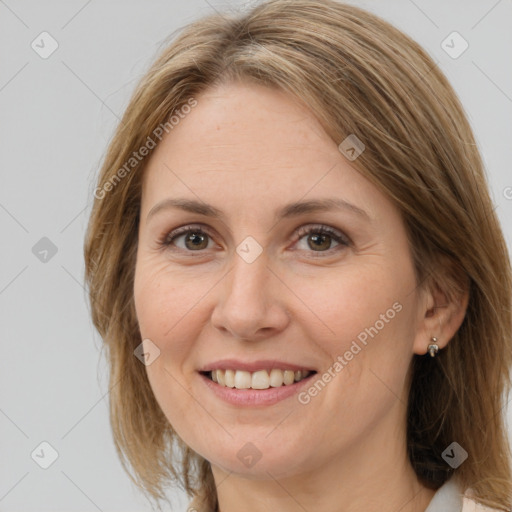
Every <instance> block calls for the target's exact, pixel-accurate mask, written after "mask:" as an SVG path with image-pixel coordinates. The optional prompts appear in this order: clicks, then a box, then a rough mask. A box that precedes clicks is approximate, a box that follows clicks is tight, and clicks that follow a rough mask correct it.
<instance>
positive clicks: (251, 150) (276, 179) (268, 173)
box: [143, 83, 377, 210]
mask: <svg viewBox="0 0 512 512" xmlns="http://www.w3.org/2000/svg"><path fill="white" fill-rule="evenodd" d="M195 99H196V101H197V105H196V106H195V107H194V108H193V109H192V110H191V111H190V113H188V114H187V115H186V116H184V117H183V119H181V120H180V122H179V123H178V124H177V125H176V126H174V128H173V129H172V130H171V131H170V132H169V133H168V134H167V135H165V136H164V138H163V139H162V141H161V142H160V143H159V144H158V146H157V147H156V149H155V150H154V152H153V154H152V156H151V158H150V161H149V163H148V165H147V168H146V170H145V176H144V185H143V203H145V204H144V207H145V208H144V209H145V210H147V209H148V208H150V207H151V204H153V203H155V202H156V201H158V200H161V199H162V198H164V197H167V196H169V195H175V194H178V195H180V196H184V195H185V196H187V197H189V198H194V199H203V200H204V201H207V202H209V203H217V204H218V203H219V201H220V202H223V201H227V200H229V201H230V204H232V205H233V206H236V207H237V208H239V209H243V208H244V207H248V206H249V204H251V205H252V207H254V206H255V203H252V202H251V203H249V200H251V201H255V202H256V203H257V202H258V201H259V204H258V208H260V209H261V208H262V206H263V205H270V204H273V203H275V204H280V203H283V202H289V201H290V200H299V199H300V198H303V197H305V196H307V195H309V196H311V197H313V196H314V197H318V196H325V195H327V194H328V195H329V196H332V195H333V193H334V194H336V193H338V194H341V195H343V196H347V195H348V196H350V198H351V202H357V201H359V202H363V203H369V204H367V205H366V209H368V208H370V209H371V203H372V201H369V199H370V198H369V196H368V194H370V195H375V194H376V193H377V191H376V190H375V189H374V188H373V185H371V184H370V183H369V182H368V181H367V180H366V179H365V178H363V177H362V176H361V175H360V174H359V173H358V172H357V171H355V170H354V169H353V168H352V167H351V166H350V164H349V162H348V161H347V160H346V159H345V158H344V157H343V156H342V155H341V154H340V152H339V150H338V146H337V144H336V143H335V141H333V140H332V139H330V138H329V137H328V136H327V135H326V134H325V132H324V131H323V129H322V127H321V126H320V124H319V122H318V121H317V120H316V119H315V117H314V115H313V114H312V113H311V112H310V111H309V110H308V109H307V108H305V107H304V106H302V105H301V104H299V103H298V102H297V101H296V100H295V99H294V98H293V97H292V96H290V95H288V94H286V93H284V92H282V91H278V90H276V89H270V88H266V87H263V86H260V85H255V84H245V83H244V84H241V83H236V84H235V83H230V84H223V85H220V86H217V87H215V88H213V89H209V90H207V91H205V92H204V93H203V94H201V95H199V96H198V97H197V98H195ZM365 196H366V197H365ZM284 198H286V201H284ZM373 199H374V200H375V197H374V198H373ZM373 202H374V201H373ZM220 206H221V207H222V206H223V205H220Z"/></svg>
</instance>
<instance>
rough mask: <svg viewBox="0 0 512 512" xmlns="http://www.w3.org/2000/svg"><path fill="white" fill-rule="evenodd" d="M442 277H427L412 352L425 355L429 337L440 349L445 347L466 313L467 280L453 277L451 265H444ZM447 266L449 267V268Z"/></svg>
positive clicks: (421, 296) (421, 297)
mask: <svg viewBox="0 0 512 512" xmlns="http://www.w3.org/2000/svg"><path fill="white" fill-rule="evenodd" d="M443 267H444V269H445V271H446V273H444V277H445V279H442V280H441V278H440V277H439V278H437V279H435V280H433V279H430V280H427V283H426V286H425V287H423V288H422V291H421V293H420V300H419V301H418V323H417V330H416V336H415V339H414V353H415V354H418V355H424V354H427V351H428V345H429V344H430V343H432V337H435V338H437V341H436V344H437V345H438V346H439V349H440V350H442V349H443V348H446V346H447V345H448V343H449V342H450V340H451V339H452V338H453V336H455V333H456V332H457V331H458V329H459V327H460V326H461V324H462V322H463V320H464V317H465V316H466V311H467V306H468V302H469V280H468V279H467V278H465V277H464V278H462V277H461V276H460V274H459V275H458V276H457V277H458V278H456V277H455V275H454V274H453V273H451V274H449V275H448V273H449V270H452V271H454V270H455V269H454V267H453V265H450V264H448V265H446V266H443ZM448 269H449V270H448Z"/></svg>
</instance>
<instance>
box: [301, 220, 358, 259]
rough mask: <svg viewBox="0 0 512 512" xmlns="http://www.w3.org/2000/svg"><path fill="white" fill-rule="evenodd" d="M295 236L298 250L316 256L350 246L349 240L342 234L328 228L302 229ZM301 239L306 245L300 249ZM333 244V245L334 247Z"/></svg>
mask: <svg viewBox="0 0 512 512" xmlns="http://www.w3.org/2000/svg"><path fill="white" fill-rule="evenodd" d="M297 236H298V240H297V245H298V246H299V247H298V248H299V249H300V250H304V251H306V252H310V253H311V252H313V253H317V254H318V255H321V254H322V253H332V252H335V251H338V250H340V249H343V248H344V247H348V246H349V245H350V240H349V239H348V238H347V237H346V236H344V235H343V233H341V232H338V231H337V230H334V229H333V228H331V227H329V226H323V225H318V226H308V227H303V228H301V229H299V230H298V232H297ZM303 238H304V239H305V242H306V243H305V244H304V245H303V246H302V247H300V244H301V242H302V239H303ZM333 243H334V244H335V245H334V247H333Z"/></svg>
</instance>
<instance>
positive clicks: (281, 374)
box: [199, 368, 317, 390]
mask: <svg viewBox="0 0 512 512" xmlns="http://www.w3.org/2000/svg"><path fill="white" fill-rule="evenodd" d="M199 373H200V374H201V375H203V376H205V377H206V378H207V379H209V380H210V381H212V382H215V383H216V384H218V385H219V386H221V387H225V388H234V389H254V390H265V389H269V388H281V387H286V386H291V385H293V384H295V383H298V382H301V381H303V380H305V379H308V378H309V377H311V376H312V375H314V374H316V373H317V372H316V371H315V370H308V369H301V370H295V371H294V370H281V369H279V368H272V369H261V370H257V371H254V372H250V371H246V370H236V369H215V370H209V371H201V372H199Z"/></svg>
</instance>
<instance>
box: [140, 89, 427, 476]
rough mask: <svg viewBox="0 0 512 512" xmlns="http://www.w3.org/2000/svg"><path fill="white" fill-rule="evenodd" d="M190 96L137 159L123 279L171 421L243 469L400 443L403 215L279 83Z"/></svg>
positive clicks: (310, 464) (261, 469)
mask: <svg viewBox="0 0 512 512" xmlns="http://www.w3.org/2000/svg"><path fill="white" fill-rule="evenodd" d="M196 100H197V106H195V108H194V109H192V111H191V112H190V113H189V114H188V115H187V116H186V117H184V118H183V119H181V120H180V122H179V124H178V125H176V126H174V128H173V130H172V131H171V132H170V133H169V135H168V136H166V137H165V138H164V139H163V140H162V142H161V143H160V144H159V145H158V147H157V148H156V149H155V150H154V153H153V155H152V157H151V160H150V161H149V163H148V166H147V168H146V170H145V173H146V174H145V176H144V183H143V194H142V204H141V215H140V219H141V221H140V229H139V245H138V253H137V263H136V274H135V287H134V294H135V305H136V312H137V317H138V321H139V325H140V330H141V334H142V338H143V339H149V340H151V344H150V345H146V346H147V347H150V346H151V347H153V349H154V347H155V346H156V347H158V349H159V351H160V352H159V355H158V357H157V358H156V359H155V360H154V361H153V362H152V363H151V364H149V365H147V366H146V371H147V374H148V378H149V382H150V384H151V387H152V389H153V392H154V394H155V397H156V399H157V401H158V403H159V405H160V406H161V408H162V410H163V412H164V413H165V415H166V417H167V418H168V420H169V422H170V424H171V425H172V427H173V428H174V430H175V431H176V432H177V433H178V435H179V436H180V437H181V438H182V439H183V440H184V442H185V443H186V444H188V445H189V446H190V447H191V448H192V449H193V450H195V451H196V452H197V453H199V454H200V455H202V456H203V457H205V458H206V459H207V460H209V461H210V462H211V463H212V467H213V468H214V469H215V468H216V469H217V470H220V469H219V468H222V470H226V471H231V472H235V473H239V474H245V475H251V477H253V478H259V477H261V478H266V476H267V471H270V472H271V473H272V475H274V476H280V477H284V476H287V475H288V476H289V475H292V474H295V473H306V472H308V471H315V469H316V468H319V467H325V465H326V464H331V463H332V462H333V461H335V460H338V459H341V458H345V460H347V458H350V457H356V456H360V454H361V450H363V449H364V448H363V447H364V446H366V449H368V446H370V444H368V443H370V440H374V441H375V443H377V441H378V440H381V441H382V440H384V439H389V438H390V436H391V438H393V439H394V438H396V437H397V433H400V432H402V429H403V428H405V407H404V403H406V401H407V398H406V374H407V371H408V367H409V363H410V360H411V357H412V355H413V352H414V344H415V340H417V338H418V336H420V323H421V318H422V310H421V308H420V302H421V301H420V300H419V299H420V297H419V291H418V289H417V287H416V282H415V276H414V270H413V265H412V260H411V255H410V252H409V249H408V242H407V238H406V233H405V228H404V225H403V221H402V219H401V216H400V214H399V212H398V210H397V209H396V208H395V207H394V206H393V204H392V203H391V202H390V201H389V200H388V199H387V198H386V197H385V196H384V195H382V194H381V193H380V192H379V191H378V189H377V188H376V187H375V186H374V185H372V184H371V183H370V182H369V181H368V180H366V179H365V178H363V177H362V176H361V175H360V174H359V173H358V172H356V171H355V170H354V169H353V168H352V167H351V165H350V161H348V160H347V159H345V157H344V156H343V155H342V154H341V153H340V151H339V150H338V143H339V142H340V141H338V143H336V142H334V141H332V140H331V139H330V138H329V137H328V136H327V135H326V134H325V132H323V131H322V129H321V127H320V125H319V124H318V122H317V121H316V120H315V118H314V117H313V115H312V114H311V113H310V112H309V111H308V110H307V109H305V108H304V107H301V106H300V105H299V104H297V103H296V102H295V101H294V100H293V99H292V98H291V97H290V96H288V95H286V94H285V93H283V92H279V91H277V90H271V89H269V88H264V87H262V86H258V85H252V84H224V85H221V86H217V87H216V88H214V89H210V90H208V91H207V92H205V93H203V94H202V95H200V96H198V97H197V98H196ZM196 203H197V204H196ZM294 203H299V205H297V204H296V205H295V206H290V205H292V204H294ZM302 203H309V205H308V204H306V205H302V206H300V204H302ZM322 204H323V207H320V206H322ZM319 205H320V206H319ZM145 343H146V344H147V343H148V342H147V341H146V342H145ZM427 343H428V339H425V341H424V344H425V346H426V345H427ZM212 370H213V371H214V372H213V374H212ZM217 370H221V371H217ZM224 370H227V371H224ZM271 370H273V371H271ZM294 372H297V373H294ZM299 372H300V373H299ZM304 377H305V378H304ZM212 378H213V379H214V380H217V382H215V381H214V380H211V379H212ZM283 380H284V382H283ZM295 380H296V382H295ZM222 381H224V383H226V381H227V383H228V384H229V385H228V386H223V385H222ZM292 381H293V382H294V383H293V384H292V383H291V382H292ZM281 382H283V383H282V384H281ZM233 384H235V385H236V387H235V388H233V387H231V386H232V385H233ZM248 386H250V387H248ZM238 388H241V389H238ZM254 388H262V389H254ZM265 388H267V389H265ZM400 399H401V400H400ZM403 435H404V436H405V431H403Z"/></svg>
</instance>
